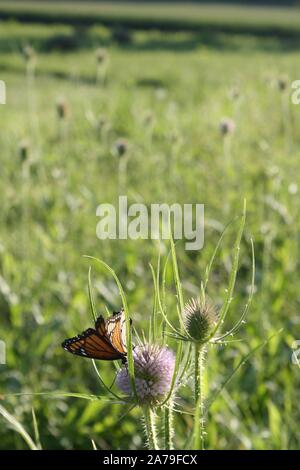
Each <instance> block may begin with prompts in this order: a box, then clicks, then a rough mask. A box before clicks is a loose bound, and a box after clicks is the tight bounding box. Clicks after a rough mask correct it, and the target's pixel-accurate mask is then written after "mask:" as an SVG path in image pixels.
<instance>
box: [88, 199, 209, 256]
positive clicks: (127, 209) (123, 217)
mask: <svg viewBox="0 0 300 470" xmlns="http://www.w3.org/2000/svg"><path fill="white" fill-rule="evenodd" d="M96 216H97V217H99V218H100V221H99V222H98V223H97V227H96V235H97V237H98V238H99V239H100V240H106V239H111V240H116V239H120V240H127V239H131V240H138V239H143V240H146V239H151V240H160V239H161V240H168V239H169V236H170V227H172V235H173V238H174V240H183V239H184V240H186V242H185V249H186V250H201V248H203V245H204V204H183V205H181V204H178V203H174V204H171V205H168V204H166V203H162V204H150V206H147V205H145V204H139V203H135V204H130V205H128V199H127V196H119V201H118V207H117V208H116V207H115V206H114V205H112V204H99V206H98V207H97V210H96Z"/></svg>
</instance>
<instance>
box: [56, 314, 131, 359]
mask: <svg viewBox="0 0 300 470" xmlns="http://www.w3.org/2000/svg"><path fill="white" fill-rule="evenodd" d="M105 325H106V322H105V320H104V318H103V317H102V316H100V317H99V318H98V319H97V321H96V325H95V326H96V329H93V328H88V329H87V330H85V331H84V332H83V333H81V334H80V335H78V336H74V337H73V338H69V339H66V340H65V341H64V342H63V343H62V347H63V348H64V349H65V350H66V351H68V352H70V353H72V354H76V355H77V356H82V357H87V358H89V359H101V360H104V361H113V360H118V359H123V357H124V354H123V353H122V352H120V351H118V350H117V349H116V348H115V347H114V346H113V345H112V343H111V342H110V340H109V338H108V337H107V336H106V327H105Z"/></svg>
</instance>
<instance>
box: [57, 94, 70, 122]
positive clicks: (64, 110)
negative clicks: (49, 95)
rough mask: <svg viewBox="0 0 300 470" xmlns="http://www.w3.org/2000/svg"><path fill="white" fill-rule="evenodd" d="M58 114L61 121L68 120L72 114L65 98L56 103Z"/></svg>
mask: <svg viewBox="0 0 300 470" xmlns="http://www.w3.org/2000/svg"><path fill="white" fill-rule="evenodd" d="M56 112H57V116H58V118H59V119H67V118H68V116H69V114H70V108H69V105H68V103H67V101H66V100H65V99H64V98H60V99H59V100H58V101H57V102H56Z"/></svg>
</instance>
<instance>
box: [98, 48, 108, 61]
mask: <svg viewBox="0 0 300 470" xmlns="http://www.w3.org/2000/svg"><path fill="white" fill-rule="evenodd" d="M107 59H108V52H107V49H105V48H104V47H98V49H96V60H97V62H98V64H103V63H104V62H106V61H107Z"/></svg>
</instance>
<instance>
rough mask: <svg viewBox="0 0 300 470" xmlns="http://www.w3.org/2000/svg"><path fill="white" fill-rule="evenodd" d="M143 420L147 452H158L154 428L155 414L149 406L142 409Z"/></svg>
mask: <svg viewBox="0 0 300 470" xmlns="http://www.w3.org/2000/svg"><path fill="white" fill-rule="evenodd" d="M144 418H145V427H146V436H147V445H148V448H149V450H159V446H158V442H157V436H156V428H155V413H154V411H153V410H152V409H151V407H150V406H145V407H144Z"/></svg>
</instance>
